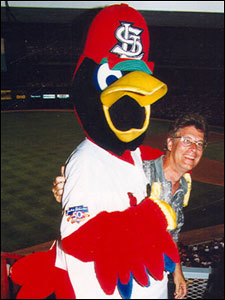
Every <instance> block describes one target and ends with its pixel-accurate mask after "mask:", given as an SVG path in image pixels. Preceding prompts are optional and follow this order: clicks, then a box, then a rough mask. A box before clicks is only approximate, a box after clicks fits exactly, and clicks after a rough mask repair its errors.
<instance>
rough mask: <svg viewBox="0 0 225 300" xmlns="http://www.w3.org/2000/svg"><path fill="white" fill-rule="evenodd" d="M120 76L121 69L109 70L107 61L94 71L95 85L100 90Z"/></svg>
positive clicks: (121, 74)
mask: <svg viewBox="0 0 225 300" xmlns="http://www.w3.org/2000/svg"><path fill="white" fill-rule="evenodd" d="M122 76H123V73H122V72H121V71H117V70H110V69H109V65H108V63H104V64H102V65H100V66H99V67H98V69H97V71H96V73H95V83H96V87H97V89H98V90H99V91H102V90H104V89H105V88H107V87H108V86H109V85H110V84H112V83H113V82H114V81H116V80H117V79H119V78H120V77H122Z"/></svg>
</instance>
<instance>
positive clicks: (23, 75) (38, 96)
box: [1, 7, 224, 126]
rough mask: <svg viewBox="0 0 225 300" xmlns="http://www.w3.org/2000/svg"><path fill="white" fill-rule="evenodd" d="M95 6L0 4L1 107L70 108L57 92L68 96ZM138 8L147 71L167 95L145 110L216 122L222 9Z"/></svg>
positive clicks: (219, 121)
mask: <svg viewBox="0 0 225 300" xmlns="http://www.w3.org/2000/svg"><path fill="white" fill-rule="evenodd" d="M96 11H98V10H94V9H54V8H51V9H50V8H19V7H5V8H4V7H3V8H2V10H1V20H2V26H1V38H3V39H4V46H5V64H3V63H2V69H1V71H2V72H1V90H2V94H1V96H2V99H5V101H1V104H2V110H8V109H43V108H44V109H46V108H61V109H62V108H65V109H67V108H72V105H71V101H70V98H65V97H66V96H64V98H62V95H61V94H64V95H65V94H66V95H69V86H70V80H71V77H72V74H73V70H74V66H75V64H76V62H77V60H78V57H79V55H80V53H81V50H82V47H83V44H84V36H85V32H86V31H87V29H88V26H89V24H90V21H91V19H92V17H93V15H95V13H96ZM141 13H142V14H143V16H144V17H145V19H146V21H147V23H148V26H149V31H150V55H149V59H150V60H151V61H153V62H155V70H154V75H155V76H156V77H158V78H160V79H161V80H163V81H164V82H166V83H167V85H168V87H169V89H168V94H167V95H166V97H164V98H163V99H162V100H161V101H158V102H157V103H155V105H154V106H153V109H152V117H157V118H164V119H165V118H166V119H173V118H174V117H176V116H177V115H178V114H179V112H182V111H189V110H198V111H202V112H203V113H205V114H206V116H207V117H208V120H209V122H210V124H211V125H218V126H223V125H224V19H223V16H224V15H223V14H222V13H197V12H195V13H191V12H162V11H161V12H159V11H141ZM46 94H50V95H52V94H53V95H54V96H48V95H46ZM57 94H58V95H59V94H60V95H61V96H58V97H57ZM43 95H46V96H44V98H47V97H55V99H54V98H53V99H43ZM8 97H10V98H11V99H10V101H9V100H8V101H7V98H8Z"/></svg>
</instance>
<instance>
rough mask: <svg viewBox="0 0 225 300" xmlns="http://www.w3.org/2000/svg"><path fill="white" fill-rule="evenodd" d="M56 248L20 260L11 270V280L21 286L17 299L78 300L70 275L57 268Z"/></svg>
mask: <svg viewBox="0 0 225 300" xmlns="http://www.w3.org/2000/svg"><path fill="white" fill-rule="evenodd" d="M55 257H56V246H54V247H53V248H52V249H51V250H49V251H48V252H36V253H33V254H30V255H28V256H25V257H23V258H21V259H19V260H18V261H17V262H16V263H15V264H14V265H13V266H12V267H11V270H10V277H11V279H12V280H13V281H14V282H15V283H17V284H19V285H21V288H20V290H19V292H18V294H17V296H16V298H17V299H44V298H46V297H48V296H50V295H51V294H53V293H55V295H56V298H57V299H76V297H75V294H74V292H73V288H72V286H71V283H70V280H69V277H68V273H67V272H66V271H64V270H62V269H59V268H56V267H55Z"/></svg>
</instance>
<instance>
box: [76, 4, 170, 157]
mask: <svg viewBox="0 0 225 300" xmlns="http://www.w3.org/2000/svg"><path fill="white" fill-rule="evenodd" d="M148 56H149V32H148V27H147V24H146V23H145V20H144V18H143V17H142V15H141V14H140V13H139V12H138V11H136V10H135V9H133V8H131V7H129V6H128V5H126V4H120V5H112V6H109V7H106V8H104V9H103V10H101V11H100V12H99V13H98V14H97V16H96V17H95V18H94V20H93V22H92V24H91V26H90V29H89V32H88V36H87V40H86V44H85V47H84V51H83V53H82V55H81V56H80V58H79V61H78V64H77V67H76V69H75V72H74V76H73V81H72V101H73V103H74V105H75V110H76V113H77V116H78V119H79V121H80V123H81V124H82V126H83V129H84V131H85V133H86V135H87V136H88V138H89V139H91V140H92V141H93V142H95V143H96V144H97V145H99V146H100V147H102V148H104V149H106V150H108V151H111V152H113V153H115V154H117V155H122V154H123V152H124V151H125V150H135V149H136V148H137V147H138V146H140V145H141V144H142V142H143V140H144V137H145V132H146V130H147V128H148V125H149V119H150V111H151V109H150V106H151V104H152V103H154V102H155V101H157V100H158V99H160V98H161V97H162V96H163V95H165V93H166V92H167V86H166V85H165V84H164V83H163V82H161V81H159V80H158V79H156V78H154V77H153V76H152V74H153V67H154V63H153V62H149V61H148Z"/></svg>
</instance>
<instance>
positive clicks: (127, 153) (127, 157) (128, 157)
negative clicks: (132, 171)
mask: <svg viewBox="0 0 225 300" xmlns="http://www.w3.org/2000/svg"><path fill="white" fill-rule="evenodd" d="M87 138H88V140H89V141H90V142H92V143H94V144H95V145H97V146H98V147H100V146H99V145H98V144H96V143H95V142H94V141H93V140H92V139H91V138H90V137H87ZM101 148H104V147H101ZM104 150H106V151H107V152H109V153H110V154H111V155H113V156H115V157H117V158H119V159H121V160H123V161H126V162H128V163H130V164H132V165H134V160H133V157H132V155H131V151H130V150H125V151H124V152H123V154H122V155H117V154H116V153H114V152H112V151H109V150H107V149H105V148H104Z"/></svg>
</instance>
